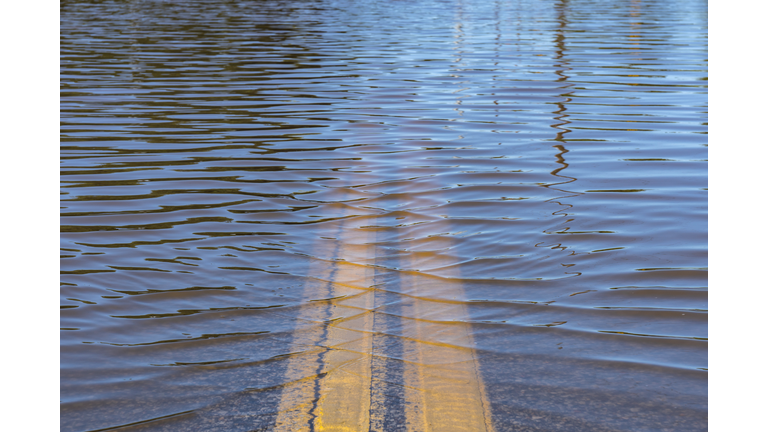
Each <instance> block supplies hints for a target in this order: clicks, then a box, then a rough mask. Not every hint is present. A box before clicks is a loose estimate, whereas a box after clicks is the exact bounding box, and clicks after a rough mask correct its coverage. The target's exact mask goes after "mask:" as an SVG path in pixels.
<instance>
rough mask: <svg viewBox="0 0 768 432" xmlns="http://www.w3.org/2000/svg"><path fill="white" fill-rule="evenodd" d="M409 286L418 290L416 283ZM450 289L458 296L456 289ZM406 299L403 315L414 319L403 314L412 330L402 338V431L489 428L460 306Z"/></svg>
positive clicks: (486, 405) (484, 398)
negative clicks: (404, 424)
mask: <svg viewBox="0 0 768 432" xmlns="http://www.w3.org/2000/svg"><path fill="white" fill-rule="evenodd" d="M410 288H412V290H411V292H412V293H414V294H415V295H417V296H418V295H419V294H422V293H420V292H419V291H420V290H419V287H418V285H415V286H411V287H410ZM453 288H454V290H453V294H455V295H456V297H457V298H461V297H460V294H463V292H459V290H460V289H461V287H460V286H456V287H453ZM409 303H410V305H409V306H408V307H407V308H406V311H407V312H406V314H407V316H413V317H417V318H414V319H409V318H403V319H404V321H407V323H404V326H409V327H411V328H412V330H411V331H410V332H408V333H407V334H406V336H407V337H408V338H407V339H406V342H405V345H406V353H407V357H406V359H407V360H408V361H409V362H410V363H409V364H408V366H407V367H406V372H405V377H404V379H405V384H406V398H407V400H408V404H407V406H406V418H407V419H408V431H420V432H421V431H487V432H491V431H493V430H494V429H493V425H492V423H491V412H490V404H489V402H488V398H487V396H486V392H485V386H484V384H483V379H482V376H481V375H480V370H479V363H478V361H477V358H476V354H475V350H474V339H473V337H472V334H471V328H470V326H469V325H468V324H466V323H463V322H460V321H461V320H462V319H465V318H466V317H467V316H468V315H467V313H466V308H465V306H464V305H462V304H460V303H448V302H435V301H428V300H423V299H418V298H416V299H411V300H410V301H409ZM444 320H455V322H451V323H446V322H445V321H444ZM441 321H442V322H441Z"/></svg>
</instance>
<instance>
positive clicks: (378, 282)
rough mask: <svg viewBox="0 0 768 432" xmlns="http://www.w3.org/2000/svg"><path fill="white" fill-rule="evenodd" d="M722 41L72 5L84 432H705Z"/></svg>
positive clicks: (498, 16)
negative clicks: (712, 161)
mask: <svg viewBox="0 0 768 432" xmlns="http://www.w3.org/2000/svg"><path fill="white" fill-rule="evenodd" d="M706 25H707V4H706V2H703V1H688V0H685V1H679V2H669V1H661V0H627V1H607V0H606V1H600V0H538V1H534V0H519V1H510V0H505V1H501V0H499V1H484V2H470V1H462V0H442V1H441V0H417V1H374V0H368V1H363V0H357V1H353V0H313V1H277V0H263V1H220V0H209V1H64V2H62V3H61V36H62V39H61V87H62V96H61V110H62V114H61V117H62V125H61V133H62V147H61V159H62V175H61V216H62V219H61V224H62V235H61V243H62V245H61V258H62V260H61V270H62V277H61V279H62V288H61V308H62V310H61V327H62V331H61V428H62V430H63V431H96V430H113V429H114V430H118V429H119V430H137V431H138V430H151V431H179V430H185V431H210V430H226V431H254V430H285V431H294V430H296V431H298V430H323V429H334V428H340V427H342V426H345V427H348V428H349V429H348V430H375V431H397V430H403V431H405V430H409V431H423V430H486V431H493V430H495V431H507V430H515V431H551V430H563V431H582V430H591V431H608V430H611V431H616V430H621V431H659V430H669V431H673V430H674V431H687V430H691V431H694V430H696V431H698V430H705V429H706V428H707V406H706V398H707V288H706V286H707V161H706V159H707V148H706V144H707V136H706V132H707V126H706V122H707V113H706V111H707V69H706V68H707V64H706V59H707V27H706Z"/></svg>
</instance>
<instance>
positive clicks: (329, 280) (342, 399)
mask: <svg viewBox="0 0 768 432" xmlns="http://www.w3.org/2000/svg"><path fill="white" fill-rule="evenodd" d="M355 219H357V218H353V219H343V220H342V221H340V233H341V232H343V233H344V236H343V238H344V241H342V240H337V241H336V242H335V243H334V246H333V250H330V251H325V252H326V253H324V254H323V253H322V252H323V251H319V250H318V251H315V255H324V256H325V257H328V258H331V259H336V258H343V257H349V256H350V255H352V254H353V252H354V251H353V249H354V246H353V242H352V241H354V243H356V244H358V245H366V243H367V242H368V238H369V237H371V236H372V234H373V231H372V230H368V229H361V228H355V227H354V226H353V225H352V223H350V221H351V220H355ZM357 221H358V222H359V219H357ZM355 225H358V224H357V223H355ZM339 237H342V236H341V235H339ZM366 247H367V246H364V247H363V249H364V252H365V248H366ZM309 276H310V279H309V281H308V283H307V284H306V285H305V290H304V297H303V298H315V299H320V298H325V299H332V298H335V297H342V298H338V299H333V300H326V301H317V302H309V303H307V304H306V305H305V306H304V307H302V308H301V310H300V312H299V314H298V318H299V319H300V320H302V321H309V322H311V323H314V325H312V326H311V327H310V328H309V329H308V330H306V331H304V332H301V331H297V332H296V333H297V334H296V335H295V337H294V340H293V346H294V348H295V349H292V351H307V353H306V354H305V355H302V354H299V355H294V356H292V357H291V358H290V360H289V362H288V365H287V371H286V374H285V377H286V381H288V382H289V383H291V384H289V385H287V386H286V387H285V388H284V390H283V392H282V395H281V400H280V405H279V408H278V409H279V414H278V417H277V421H276V424H275V429H276V430H278V431H308V430H310V425H313V426H314V430H316V431H340V432H341V431H350V432H351V431H368V429H369V424H370V405H371V392H370V388H371V347H372V341H373V336H372V334H373V333H372V331H373V320H374V314H373V308H374V303H373V300H374V291H373V289H372V288H370V286H371V285H373V276H374V268H373V267H371V266H367V265H360V264H353V263H349V262H344V261H325V260H321V259H313V260H312V262H311V264H310V269H309ZM322 281H325V282H324V283H323V282H322ZM316 346H320V347H322V348H323V349H321V350H320V351H317V350H314V349H312V348H314V347H316Z"/></svg>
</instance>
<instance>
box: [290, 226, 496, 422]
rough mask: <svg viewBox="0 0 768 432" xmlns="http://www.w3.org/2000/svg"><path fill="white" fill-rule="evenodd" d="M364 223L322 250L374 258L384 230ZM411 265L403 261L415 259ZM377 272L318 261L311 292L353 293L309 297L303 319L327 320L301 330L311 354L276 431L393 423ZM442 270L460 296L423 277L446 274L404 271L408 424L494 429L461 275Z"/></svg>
mask: <svg viewBox="0 0 768 432" xmlns="http://www.w3.org/2000/svg"><path fill="white" fill-rule="evenodd" d="M359 225H361V222H360V218H350V219H344V220H342V221H341V222H340V230H342V233H341V234H339V235H338V236H337V237H338V238H337V239H336V240H335V242H334V245H333V249H331V250H325V251H323V250H316V251H315V253H314V254H315V255H316V256H324V257H329V258H352V257H360V256H371V255H372V252H373V251H372V247H371V246H370V243H372V240H373V239H374V237H375V231H374V230H373V229H369V228H357V226H359ZM318 246H319V245H318ZM356 247H358V248H359V249H360V250H357V251H356V250H355V248H356ZM413 256H414V255H413V254H411V255H409V258H412V257H413ZM406 263H407V264H410V265H403V266H402V267H413V266H414V264H415V263H414V262H413V261H412V260H408V261H406ZM374 273H375V268H374V267H372V266H371V265H361V264H354V263H351V262H348V261H333V260H321V259H313V260H312V263H311V265H310V272H309V275H310V278H311V282H309V283H307V285H306V286H305V292H304V298H316V299H317V298H321V297H322V298H326V299H329V298H336V297H341V296H343V298H336V299H334V300H326V301H318V302H309V304H307V305H305V306H304V307H302V309H301V310H300V312H299V314H298V318H299V319H300V320H305V321H309V322H312V323H320V324H322V325H313V326H311V327H310V328H309V329H308V330H304V331H298V330H297V331H296V335H295V337H294V341H293V346H294V347H295V348H294V350H295V351H303V353H302V354H298V355H294V356H292V357H291V358H290V360H289V361H288V365H287V371H286V374H285V377H286V380H287V381H288V382H289V384H288V385H286V386H285V387H284V389H283V392H282V394H281V401H280V405H279V414H278V418H277V421H276V430H279V431H308V430H310V425H312V426H313V429H314V430H317V431H348V432H352V431H355V432H357V431H361V432H367V431H368V430H369V429H370V428H371V417H373V418H374V419H377V421H376V423H379V424H384V425H386V419H383V418H381V417H382V414H383V409H382V407H383V405H384V404H386V402H387V401H385V400H375V401H372V400H371V399H372V396H371V393H372V392H371V385H372V382H371V381H372V375H373V374H372V372H373V371H372V367H373V365H378V364H382V362H373V361H372V348H373V337H374V336H373V335H374V330H378V331H382V329H380V328H378V326H381V324H382V323H379V324H377V325H376V326H374V324H376V323H375V321H374V320H375V314H374V312H373V310H374V306H375V305H374V295H375V291H374V289H373V288H371V287H372V286H373V284H374V282H373V278H374ZM442 275H443V276H446V278H444V279H443V286H442V287H441V288H442V289H441V293H442V295H443V296H446V295H448V296H449V297H453V298H455V299H457V300H455V301H435V300H430V299H428V298H429V295H430V292H429V291H430V290H429V288H424V287H423V286H422V282H427V281H428V282H430V284H432V285H433V284H434V282H435V279H436V278H434V277H430V276H428V275H422V274H419V273H417V272H410V271H403V272H399V283H400V287H399V289H400V290H401V291H402V292H403V293H406V294H407V295H404V296H403V300H402V303H401V306H402V307H401V314H402V315H401V316H402V317H403V318H402V324H403V325H402V328H403V332H404V334H403V335H402V336H403V339H402V340H403V358H404V359H405V361H406V366H405V372H404V376H403V382H404V384H405V385H404V388H405V397H406V406H405V415H406V423H407V430H408V431H413V432H416V431H418V432H422V431H486V432H493V430H494V429H493V425H492V424H491V416H490V405H489V403H488V399H487V396H486V392H485V387H484V384H483V380H482V377H481V375H480V371H479V362H478V360H477V357H476V352H475V349H474V346H475V344H474V338H473V337H472V332H471V326H470V325H469V324H467V323H466V322H464V321H465V320H466V319H467V318H468V313H467V309H466V306H465V305H464V304H463V303H462V302H461V300H463V299H464V289H463V286H462V284H461V283H460V282H458V281H459V280H460V278H459V277H458V276H459V273H458V270H454V271H453V273H452V274H448V273H445V272H443V273H442ZM319 281H326V282H325V283H320V284H319V283H318V282H319ZM446 288H448V289H447V290H446ZM318 347H319V348H318ZM385 354H386V353H385ZM379 411H382V412H379Z"/></svg>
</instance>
